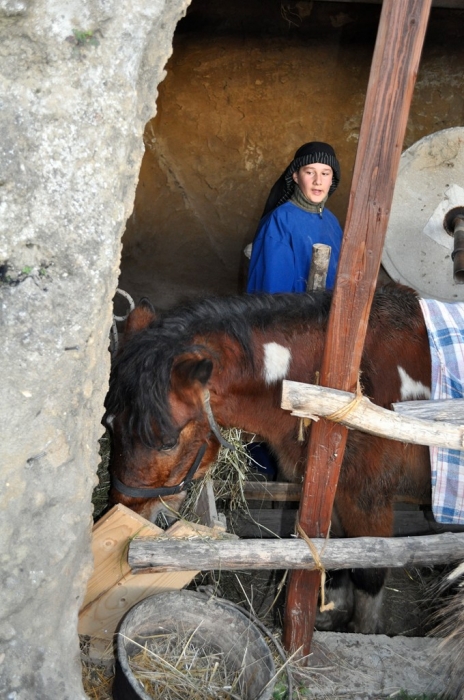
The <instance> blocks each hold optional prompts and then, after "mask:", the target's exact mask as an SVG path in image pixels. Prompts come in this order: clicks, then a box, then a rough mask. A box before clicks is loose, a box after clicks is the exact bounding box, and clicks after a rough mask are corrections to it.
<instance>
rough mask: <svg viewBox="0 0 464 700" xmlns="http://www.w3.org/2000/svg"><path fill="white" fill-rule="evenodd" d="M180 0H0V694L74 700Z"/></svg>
mask: <svg viewBox="0 0 464 700" xmlns="http://www.w3.org/2000/svg"><path fill="white" fill-rule="evenodd" d="M187 5H188V0H169V2H162V1H161V0H157V1H155V2H153V1H150V2H149V1H148V0H131V1H130V2H127V1H126V2H114V1H113V0H109V1H106V0H88V1H87V2H84V1H83V0H71V2H69V1H68V2H65V1H64V0H56V1H54V2H51V1H50V0H29V1H28V0H22V1H21V0H16V1H15V0H2V1H1V2H0V74H1V88H0V89H1V104H2V121H1V126H0V196H1V205H0V207H1V208H0V211H1V229H0V273H1V285H0V293H1V314H2V315H1V337H2V342H1V358H0V366H1V368H2V370H1V371H2V382H1V385H2V401H1V404H0V414H1V418H0V420H1V426H2V430H1V432H2V441H1V447H2V449H1V452H2V459H1V467H0V470H1V471H0V480H1V488H0V535H1V536H0V559H1V574H0V576H1V577H0V590H1V596H0V697H2V698H5V699H7V698H8V700H22V699H26V698H27V699H28V700H31V699H32V698H34V699H35V700H39V699H40V700H42V699H43V700H50V699H51V698H54V699H55V698H56V700H66V699H68V698H69V700H77V699H78V698H84V697H85V696H84V693H83V690H82V684H81V680H80V665H79V659H78V637H77V632H76V626H77V612H78V609H79V606H80V602H81V600H82V596H83V593H84V591H85V585H86V581H87V578H88V575H89V573H90V570H91V560H90V550H89V541H90V539H89V534H90V528H91V515H92V512H91V492H92V488H93V486H94V484H95V472H96V467H97V464H98V438H99V437H100V435H101V434H102V432H103V429H102V427H101V426H100V424H99V423H100V418H101V416H102V414H103V400H104V396H105V392H106V390H107V382H108V373H109V355H108V352H107V347H108V331H109V328H110V325H111V314H112V307H111V298H112V296H113V293H114V289H115V287H116V283H117V276H118V271H119V258H120V240H121V235H122V233H123V230H124V226H125V222H126V219H127V218H128V216H129V215H130V213H131V210H132V207H133V199H134V191H135V187H136V183H137V179H138V174H139V170H140V161H141V158H142V154H143V139H142V135H143V130H144V126H145V124H146V122H147V121H148V120H149V119H150V118H151V117H152V116H153V115H154V114H155V109H156V97H157V86H158V84H159V83H160V82H161V80H162V79H163V77H164V75H165V73H164V66H165V63H166V61H167V59H168V58H169V56H170V54H171V51H172V35H173V32H174V29H175V27H176V24H177V22H178V20H179V19H180V18H181V17H182V16H183V14H184V13H185V10H186V7H187Z"/></svg>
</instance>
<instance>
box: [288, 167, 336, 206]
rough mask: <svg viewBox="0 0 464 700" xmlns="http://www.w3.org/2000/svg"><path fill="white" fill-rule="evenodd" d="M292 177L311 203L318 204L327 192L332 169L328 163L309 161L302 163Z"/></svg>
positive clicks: (330, 181) (330, 182)
mask: <svg viewBox="0 0 464 700" xmlns="http://www.w3.org/2000/svg"><path fill="white" fill-rule="evenodd" d="M292 177H293V179H294V180H295V182H296V184H297V185H298V186H299V188H300V190H301V191H302V192H303V194H304V195H305V197H306V198H307V199H309V201H310V202H313V204H319V203H320V202H322V201H323V200H324V199H325V198H326V197H327V195H328V194H329V189H330V186H331V184H332V177H333V170H332V168H331V167H330V165H324V164H323V163H311V165H303V166H302V167H301V168H300V169H299V170H297V171H296V172H295V173H293V176H292Z"/></svg>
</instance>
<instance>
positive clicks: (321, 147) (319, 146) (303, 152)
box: [261, 141, 340, 218]
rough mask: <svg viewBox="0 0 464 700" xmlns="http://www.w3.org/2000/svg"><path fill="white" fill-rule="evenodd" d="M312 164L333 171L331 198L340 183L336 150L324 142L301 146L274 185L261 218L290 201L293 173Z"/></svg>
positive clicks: (293, 183) (293, 185)
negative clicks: (328, 167)
mask: <svg viewBox="0 0 464 700" xmlns="http://www.w3.org/2000/svg"><path fill="white" fill-rule="evenodd" d="M312 163H323V164H324V165H330V167H331V168H332V170H333V179H332V184H331V186H330V189H329V197H330V195H331V194H332V193H333V192H335V190H336V189H337V187H338V184H339V182H340V164H339V162H338V160H337V156H336V155H335V151H334V149H333V148H332V146H329V144H328V143H323V142H322V141H311V142H310V143H305V144H303V146H300V148H299V149H298V150H297V152H296V153H295V155H294V157H293V160H292V162H291V163H290V165H289V166H288V167H287V168H286V169H285V170H284V172H283V173H282V175H281V176H280V177H279V179H278V180H277V182H275V183H274V185H273V187H272V189H271V191H270V193H269V196H268V198H267V201H266V204H265V207H264V211H263V213H262V215H261V218H262V217H263V216H265V215H266V214H268V213H269V212H270V211H272V210H273V209H275V208H276V207H278V206H280V205H281V204H284V202H287V201H288V200H289V199H290V197H291V196H292V194H293V191H294V189H295V181H294V179H293V177H292V176H293V173H295V172H296V171H297V170H299V169H300V168H301V167H302V166H303V165H311V164H312Z"/></svg>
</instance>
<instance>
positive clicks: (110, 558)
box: [81, 504, 163, 609]
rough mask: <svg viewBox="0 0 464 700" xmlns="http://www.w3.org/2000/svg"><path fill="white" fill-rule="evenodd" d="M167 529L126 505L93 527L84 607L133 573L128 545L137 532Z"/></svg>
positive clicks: (159, 532)
mask: <svg viewBox="0 0 464 700" xmlns="http://www.w3.org/2000/svg"><path fill="white" fill-rule="evenodd" d="M162 533H163V530H161V528H159V527H157V526H156V525H154V524H153V523H150V522H149V521H148V520H145V518H142V516H141V515H138V514H137V513H135V512H134V511H133V510H130V509H129V508H126V507H125V506H123V505H120V504H119V505H117V506H114V508H112V509H111V510H110V511H109V512H108V513H107V514H106V515H104V516H103V517H102V518H101V519H100V520H99V521H98V522H97V523H95V525H94V526H93V530H92V556H93V561H94V570H93V574H92V576H91V577H90V579H89V582H88V584H87V591H86V594H85V598H84V602H83V603H82V608H81V609H85V608H86V607H87V605H88V604H89V603H91V602H92V601H93V600H95V598H97V597H98V596H100V595H102V594H103V593H104V592H105V591H107V590H109V589H110V588H112V587H113V586H114V585H116V584H117V583H118V581H119V580H120V579H121V578H123V577H124V576H125V575H126V574H128V573H130V567H129V565H128V563H127V547H128V545H129V541H130V539H131V538H132V537H134V536H135V535H136V534H139V535H140V536H142V537H143V536H144V535H145V534H149V535H151V536H152V537H153V536H154V535H159V534H162Z"/></svg>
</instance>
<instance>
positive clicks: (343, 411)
mask: <svg viewBox="0 0 464 700" xmlns="http://www.w3.org/2000/svg"><path fill="white" fill-rule="evenodd" d="M363 396H364V394H363V393H362V389H361V384H360V382H359V377H358V381H357V383H356V394H355V395H354V398H353V399H351V401H350V402H349V403H347V404H346V406H342V407H341V408H339V409H338V411H334V412H333V413H330V414H329V415H328V416H325V418H326V419H327V420H332V421H334V422H335V423H340V422H341V421H342V420H343V419H344V418H346V416H347V415H349V414H350V413H351V411H354V409H355V408H356V406H357V405H358V404H359V403H361V401H362V399H363Z"/></svg>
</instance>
